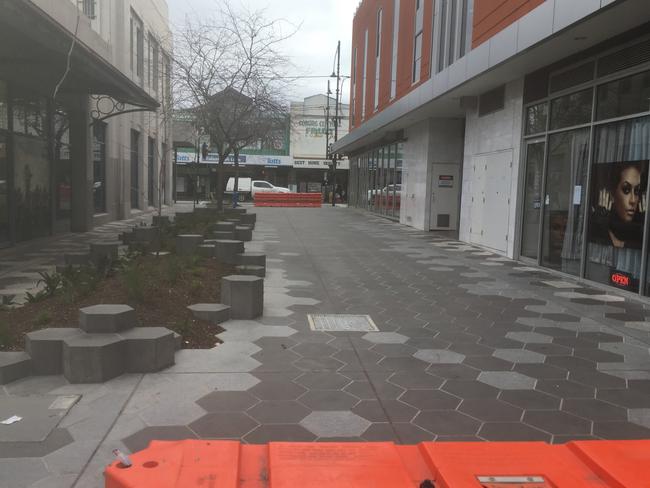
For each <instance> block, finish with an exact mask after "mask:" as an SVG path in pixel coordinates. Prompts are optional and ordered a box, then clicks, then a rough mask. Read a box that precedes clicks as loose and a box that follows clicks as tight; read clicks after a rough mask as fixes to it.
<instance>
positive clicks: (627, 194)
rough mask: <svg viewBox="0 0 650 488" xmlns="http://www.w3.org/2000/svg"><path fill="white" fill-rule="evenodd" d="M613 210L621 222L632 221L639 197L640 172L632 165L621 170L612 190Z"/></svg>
mask: <svg viewBox="0 0 650 488" xmlns="http://www.w3.org/2000/svg"><path fill="white" fill-rule="evenodd" d="M613 196H614V205H613V206H614V212H616V215H617V216H618V218H619V219H620V220H621V221H623V222H632V221H633V220H634V215H635V214H636V212H637V209H638V207H639V201H640V198H641V173H640V172H639V170H638V169H637V168H635V167H634V166H630V167H628V168H625V169H624V170H623V171H621V177H620V179H619V181H618V184H617V185H616V189H615V190H614V195H613Z"/></svg>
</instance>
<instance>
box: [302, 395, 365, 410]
mask: <svg viewBox="0 0 650 488" xmlns="http://www.w3.org/2000/svg"><path fill="white" fill-rule="evenodd" d="M299 401H300V402H301V403H302V404H303V405H306V406H307V407H309V408H311V409H312V410H349V409H351V408H352V407H354V406H355V405H356V404H357V403H359V399H358V398H357V397H355V396H352V395H350V394H349V393H346V392H344V391H336V390H313V391H308V392H307V393H305V394H304V395H303V396H301V397H300V398H299Z"/></svg>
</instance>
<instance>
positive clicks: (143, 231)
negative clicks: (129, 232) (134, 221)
mask: <svg viewBox="0 0 650 488" xmlns="http://www.w3.org/2000/svg"><path fill="white" fill-rule="evenodd" d="M133 232H134V234H135V241H136V242H152V241H157V240H158V239H159V238H160V229H159V228H158V227H154V226H140V227H136V228H135V229H133Z"/></svg>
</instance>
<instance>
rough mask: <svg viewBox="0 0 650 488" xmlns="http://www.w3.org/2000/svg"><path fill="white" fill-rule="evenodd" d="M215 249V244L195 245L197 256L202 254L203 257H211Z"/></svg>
mask: <svg viewBox="0 0 650 488" xmlns="http://www.w3.org/2000/svg"><path fill="white" fill-rule="evenodd" d="M215 249H216V246H215V244H201V245H200V246H199V247H197V250H198V252H199V256H203V257H204V258H213V257H214V254H215Z"/></svg>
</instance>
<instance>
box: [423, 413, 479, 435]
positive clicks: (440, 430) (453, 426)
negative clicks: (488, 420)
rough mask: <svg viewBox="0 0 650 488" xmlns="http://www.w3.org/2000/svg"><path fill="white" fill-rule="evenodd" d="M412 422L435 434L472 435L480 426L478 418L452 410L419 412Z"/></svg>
mask: <svg viewBox="0 0 650 488" xmlns="http://www.w3.org/2000/svg"><path fill="white" fill-rule="evenodd" d="M413 423H414V424H415V425H419V426H420V427H422V428H423V429H426V430H428V431H429V432H433V433H434V434H437V435H465V434H466V435H474V434H476V432H477V431H478V429H479V427H480V426H481V422H479V421H478V420H476V419H473V418H471V417H469V416H467V415H465V414H462V413H460V412H456V411H453V410H430V411H425V412H420V413H419V414H418V416H417V417H415V419H414V420H413Z"/></svg>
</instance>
